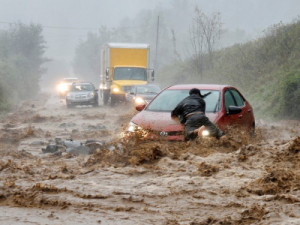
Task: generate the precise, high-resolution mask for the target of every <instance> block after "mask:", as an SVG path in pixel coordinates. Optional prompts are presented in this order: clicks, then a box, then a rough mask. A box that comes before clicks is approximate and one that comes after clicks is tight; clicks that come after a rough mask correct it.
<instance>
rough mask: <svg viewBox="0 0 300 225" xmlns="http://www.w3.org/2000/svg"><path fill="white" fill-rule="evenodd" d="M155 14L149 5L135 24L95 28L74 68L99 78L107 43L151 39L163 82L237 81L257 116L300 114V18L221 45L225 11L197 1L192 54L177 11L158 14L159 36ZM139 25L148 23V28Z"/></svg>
mask: <svg viewBox="0 0 300 225" xmlns="http://www.w3.org/2000/svg"><path fill="white" fill-rule="evenodd" d="M183 8H184V7H183ZM174 10H175V9H174ZM185 10H186V9H185ZM178 13H179V12H178ZM191 13H192V12H191ZM154 14H155V13H154V12H151V11H149V12H148V13H145V14H143V15H139V16H137V18H135V19H133V20H132V21H130V20H128V21H127V22H126V24H129V23H130V24H131V23H132V24H134V25H136V26H133V28H130V27H129V28H128V27H124V26H122V24H121V25H120V26H119V27H118V28H116V29H108V28H106V27H102V28H101V29H100V30H99V33H98V34H92V33H90V34H89V35H88V36H87V39H86V40H83V41H82V42H81V43H80V44H79V45H78V47H77V49H76V54H75V58H74V65H73V66H74V71H75V72H76V73H78V74H86V76H87V77H89V78H90V79H91V80H93V81H95V78H96V79H98V77H99V74H100V71H99V69H100V65H99V62H100V60H99V58H100V57H101V56H100V47H101V46H102V45H103V44H104V43H106V42H140V43H141V42H142V43H150V46H151V57H152V65H153V67H154V69H155V74H156V75H155V79H156V81H155V82H156V83H159V84H161V86H162V87H164V86H168V85H172V84H176V83H220V84H229V85H234V86H236V87H237V88H239V89H240V90H241V91H242V92H243V93H244V94H245V97H246V98H247V99H249V100H250V103H251V105H252V106H253V107H254V112H255V116H256V118H262V119H300V113H299V110H300V91H299V90H300V88H299V87H300V61H299V58H300V42H299V38H300V20H297V21H295V22H293V23H291V24H282V23H280V24H276V25H273V26H272V27H269V28H268V29H267V30H265V32H264V36H262V37H260V38H259V39H256V40H252V41H248V42H245V41H244V40H242V38H241V39H240V42H243V41H244V42H243V43H239V44H235V45H230V46H227V47H220V46H223V44H222V42H223V40H222V38H226V36H228V31H227V30H224V29H223V28H222V20H221V15H220V14H219V13H212V14H211V15H207V14H205V13H204V12H202V11H201V10H200V9H199V8H198V7H195V8H194V11H193V13H192V14H191V15H192V23H191V26H190V27H189V31H187V32H186V38H185V45H184V46H185V50H186V52H185V53H187V56H185V57H183V54H182V51H179V49H180V48H181V47H182V46H183V42H182V40H181V39H182V37H181V38H178V37H180V35H178V34H176V33H175V31H174V30H173V29H172V24H171V22H170V21H173V20H172V19H171V18H172V15H170V14H168V13H166V16H165V17H162V18H158V19H160V32H159V40H157V42H155V38H153V37H154V36H156V35H155V34H156V32H157V31H156V30H155V27H154V26H153V24H156V21H155V16H154ZM173 19H174V18H173ZM137 21H138V22H137ZM169 26H170V27H169ZM135 27H143V29H144V32H142V33H139V32H138V31H136V30H134V29H136V28H135ZM185 27H186V25H185ZM170 28H171V30H170ZM130 31H131V32H130ZM187 36H189V38H187ZM237 42H239V41H238V40H236V43H237ZM156 47H158V48H157V50H156ZM96 82H97V81H96Z"/></svg>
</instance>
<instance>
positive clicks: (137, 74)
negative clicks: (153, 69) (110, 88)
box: [114, 67, 147, 80]
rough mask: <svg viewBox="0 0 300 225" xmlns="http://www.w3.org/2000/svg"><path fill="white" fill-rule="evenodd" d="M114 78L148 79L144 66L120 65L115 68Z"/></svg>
mask: <svg viewBox="0 0 300 225" xmlns="http://www.w3.org/2000/svg"><path fill="white" fill-rule="evenodd" d="M114 80H147V72H146V70H145V69H144V68H134V67H118V68H115V70H114Z"/></svg>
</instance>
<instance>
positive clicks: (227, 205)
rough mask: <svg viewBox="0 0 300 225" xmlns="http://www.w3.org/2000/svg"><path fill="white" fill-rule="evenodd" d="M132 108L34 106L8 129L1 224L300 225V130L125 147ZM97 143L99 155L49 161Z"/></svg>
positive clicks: (0, 135) (0, 169)
mask: <svg viewBox="0 0 300 225" xmlns="http://www.w3.org/2000/svg"><path fill="white" fill-rule="evenodd" d="M134 113H136V112H135V111H134V110H133V109H132V108H131V107H129V106H128V105H125V104H124V105H120V106H118V107H113V108H111V107H109V106H99V107H97V108H93V107H76V108H72V109H67V108H66V106H65V104H64V102H60V101H59V99H58V98H57V97H56V96H54V95H53V96H51V95H46V94H45V95H43V96H41V98H40V99H38V100H34V101H28V102H24V103H23V104H22V105H20V106H19V107H18V108H17V109H16V110H14V111H13V112H12V113H10V114H8V115H5V116H2V117H1V123H0V141H1V147H0V156H1V157H0V175H1V176H0V224H13V225H16V224H163V225H167V224H168V225H169V224H170V225H171V224H175V225H176V224H189V225H204V224H228V225H231V224H300V163H299V162H300V122H299V121H278V122H277V123H272V124H270V123H266V122H264V121H257V130H256V137H255V138H252V139H250V138H249V137H248V136H246V135H244V134H242V133H236V132H232V133H229V134H228V136H229V138H228V140H226V141H213V140H198V141H195V142H191V143H170V142H142V141H138V140H135V141H132V142H126V143H125V142H122V141H121V140H120V134H121V132H122V129H123V128H124V127H125V126H126V124H127V123H128V122H129V120H130V118H131V117H132V115H133V114H134ZM57 138H59V139H62V140H67V139H72V140H76V141H79V142H82V143H84V142H86V141H87V140H96V141H97V142H99V143H102V145H99V146H98V147H97V148H95V151H94V153H93V154H86V155H82V154H80V155H74V154H70V153H68V152H64V151H62V154H60V155H59V154H53V153H43V151H42V149H45V148H46V146H47V144H48V143H49V140H55V139H57Z"/></svg>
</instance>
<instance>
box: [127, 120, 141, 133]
mask: <svg viewBox="0 0 300 225" xmlns="http://www.w3.org/2000/svg"><path fill="white" fill-rule="evenodd" d="M138 129H141V128H140V127H139V126H138V125H136V124H135V123H133V122H129V125H128V128H127V131H129V132H134V131H136V130H138Z"/></svg>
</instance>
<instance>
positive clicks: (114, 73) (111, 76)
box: [99, 43, 154, 105]
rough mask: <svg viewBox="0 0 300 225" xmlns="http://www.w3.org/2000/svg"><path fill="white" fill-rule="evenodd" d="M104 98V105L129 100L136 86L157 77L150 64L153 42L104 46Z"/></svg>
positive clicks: (102, 53) (102, 50)
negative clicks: (127, 95)
mask: <svg viewBox="0 0 300 225" xmlns="http://www.w3.org/2000/svg"><path fill="white" fill-rule="evenodd" d="M100 66H101V68H100V85H99V91H100V97H101V99H102V101H103V104H104V105H107V104H108V102H109V101H110V104H111V105H115V104H116V103H117V102H119V101H125V100H126V92H128V91H129V90H130V88H131V87H132V86H133V85H139V84H147V83H148V82H149V81H153V80H154V71H153V69H149V66H150V45H149V44H140V43H107V44H105V45H103V46H102V48H101V65H100Z"/></svg>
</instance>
